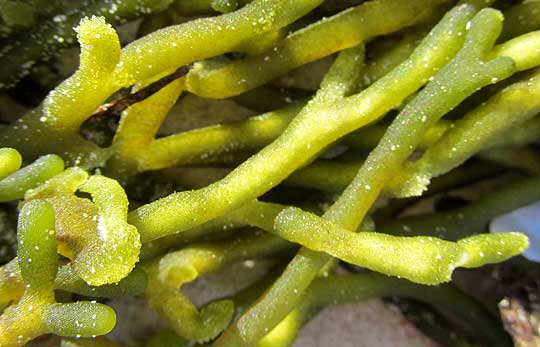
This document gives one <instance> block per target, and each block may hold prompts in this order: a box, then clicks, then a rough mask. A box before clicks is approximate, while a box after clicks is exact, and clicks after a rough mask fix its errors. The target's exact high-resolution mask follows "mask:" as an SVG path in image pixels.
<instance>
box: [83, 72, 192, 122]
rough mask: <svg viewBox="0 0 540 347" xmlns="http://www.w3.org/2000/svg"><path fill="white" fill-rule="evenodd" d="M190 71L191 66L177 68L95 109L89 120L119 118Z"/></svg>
mask: <svg viewBox="0 0 540 347" xmlns="http://www.w3.org/2000/svg"><path fill="white" fill-rule="evenodd" d="M190 69H191V65H185V66H182V67H180V68H178V69H177V70H176V71H175V72H173V73H172V74H170V75H167V76H165V77H163V78H161V79H159V80H157V81H155V82H153V83H151V84H149V85H147V86H146V87H144V88H142V89H141V90H139V91H137V92H136V93H133V94H129V95H128V96H126V97H123V98H120V99H116V100H114V101H111V102H108V103H106V104H103V105H101V106H100V107H99V108H98V109H97V111H96V112H94V113H93V114H92V115H91V116H90V119H96V118H99V117H104V116H116V117H119V116H120V115H121V114H122V112H123V111H124V110H125V109H126V108H128V107H129V106H131V105H133V104H136V103H138V102H141V101H143V100H145V99H146V98H148V97H150V96H152V95H154V94H155V93H157V92H158V91H160V90H161V89H162V88H164V87H166V86H167V85H168V84H169V83H171V82H173V81H174V80H176V79H178V78H180V77H182V76H185V75H186V74H187V73H188V72H189V70H190Z"/></svg>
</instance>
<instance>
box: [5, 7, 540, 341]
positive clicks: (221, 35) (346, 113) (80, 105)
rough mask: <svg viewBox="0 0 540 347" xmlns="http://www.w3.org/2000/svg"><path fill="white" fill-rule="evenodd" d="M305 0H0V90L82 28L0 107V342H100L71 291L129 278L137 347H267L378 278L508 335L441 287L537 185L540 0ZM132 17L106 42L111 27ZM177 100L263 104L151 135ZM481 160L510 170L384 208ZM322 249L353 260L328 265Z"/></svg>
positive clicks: (92, 310) (109, 289)
mask: <svg viewBox="0 0 540 347" xmlns="http://www.w3.org/2000/svg"><path fill="white" fill-rule="evenodd" d="M456 2H457V4H456ZM321 3H323V0H299V1H288V0H253V1H246V0H242V1H221V0H204V1H191V0H186V1H171V0H162V1H147V0H126V1H124V0H122V1H116V0H114V1H108V0H91V1H82V2H81V3H80V4H79V5H80V6H74V7H71V6H70V5H68V4H67V3H66V2H63V1H51V2H46V1H42V0H24V1H15V0H4V1H3V0H0V40H2V43H4V42H6V43H7V44H6V45H5V46H4V47H3V48H2V49H1V50H0V63H1V64H0V65H1V66H0V89H2V90H4V89H5V88H11V87H13V86H14V85H15V84H16V83H17V81H18V80H19V79H20V78H21V77H23V76H24V75H26V74H28V73H31V72H30V71H31V69H32V67H33V66H37V65H36V64H40V62H42V61H43V59H47V58H49V57H50V56H51V55H52V54H56V53H57V52H58V51H59V50H60V48H62V47H66V46H69V45H71V44H73V43H75V40H74V37H75V35H76V36H77V40H78V42H79V44H80V61H79V67H78V69H77V70H76V71H75V73H74V74H73V75H72V76H71V77H69V78H68V79H67V80H65V81H64V82H62V83H61V84H59V85H58V86H57V87H55V88H54V89H52V90H51V91H50V92H49V94H48V95H47V96H46V97H45V99H44V100H43V101H42V102H41V104H40V105H39V106H37V107H36V108H34V109H31V110H30V111H29V112H28V113H26V114H25V115H24V116H22V117H21V118H20V119H17V120H15V121H8V120H7V119H10V120H12V119H14V117H11V116H7V117H4V114H3V113H2V114H1V115H0V116H1V118H2V119H0V122H1V123H2V124H1V126H0V146H1V147H2V148H0V203H2V204H4V206H2V210H5V211H11V213H12V219H13V221H15V217H16V215H17V214H16V213H15V212H14V211H15V210H17V209H18V210H20V212H19V214H18V218H19V222H18V228H17V229H18V230H17V238H18V242H17V256H16V257H15V258H14V259H12V260H11V261H9V262H7V263H6V264H4V265H3V266H1V267H0V311H1V312H2V314H1V316H0V346H23V345H24V344H25V343H26V342H28V341H30V340H32V339H34V338H36V337H38V336H40V335H43V334H54V335H59V336H63V337H66V338H63V339H61V344H62V346H65V347H70V346H74V347H75V346H115V345H117V344H116V342H113V341H109V340H108V339H106V338H105V337H98V338H95V339H94V338H93V337H96V336H97V335H103V334H106V333H108V332H109V331H111V329H112V328H113V327H114V325H115V321H116V316H115V313H114V311H113V310H112V309H111V308H109V307H108V306H106V305H104V304H98V303H96V302H95V301H89V302H88V301H79V302H74V303H73V302H71V301H72V298H73V297H76V295H83V296H85V297H89V298H90V299H89V300H92V298H100V300H103V301H104V302H107V301H108V300H111V299H115V298H117V297H126V296H128V297H129V296H137V295H141V294H142V295H141V297H142V299H145V300H146V301H147V302H148V303H149V305H150V306H151V308H153V309H154V310H155V311H157V313H158V314H159V315H160V316H161V317H162V318H163V319H164V321H165V322H166V324H167V326H166V327H164V329H163V330H161V331H160V332H158V333H157V334H155V335H152V334H153V332H151V333H150V335H152V336H153V337H151V338H150V339H148V336H144V337H143V339H144V340H145V342H142V343H143V345H145V346H146V345H148V346H156V345H160V346H161V345H163V346H167V345H186V346H187V345H193V344H209V345H211V346H215V347H224V346H230V347H243V346H244V347H248V346H260V347H283V346H288V345H291V344H292V343H293V341H294V339H295V337H296V336H297V334H298V331H299V329H301V327H302V325H303V324H305V322H307V321H308V320H309V319H310V318H311V317H313V316H314V315H315V314H317V313H318V312H319V311H320V310H321V309H322V308H323V307H324V306H327V305H330V304H339V303H346V302H354V301H359V300H364V299H366V298H369V297H381V296H389V295H398V296H404V297H407V298H413V299H414V300H419V301H422V302H425V303H428V304H429V305H430V306H432V307H433V308H434V309H435V310H437V311H439V312H440V313H442V314H443V315H446V316H450V317H452V318H453V319H454V320H455V319H456V317H457V319H458V320H463V321H467V322H469V323H470V324H471V327H472V328H471V329H470V330H467V329H465V330H467V333H468V334H469V335H470V336H471V337H473V338H474V339H475V340H478V341H482V342H483V343H486V344H487V345H490V346H509V345H510V339H509V336H508V335H507V334H506V333H505V332H504V331H503V330H502V329H501V326H500V324H499V322H498V321H496V320H494V318H493V317H491V316H490V315H489V314H487V313H486V307H483V306H484V305H480V304H478V303H476V302H474V301H473V300H471V299H470V298H469V297H468V296H466V295H464V294H463V293H461V292H459V291H458V290H456V289H455V288H453V287H452V286H451V285H447V284H441V283H443V282H448V281H450V280H451V276H452V273H453V271H454V269H456V268H458V267H465V268H476V267H479V266H483V265H484V264H491V263H499V262H503V261H505V260H507V259H508V258H510V257H513V256H516V255H518V254H520V253H521V252H522V251H524V250H525V248H526V247H527V246H528V244H529V241H528V239H527V237H526V236H525V235H524V234H521V233H519V230H516V231H512V232H511V233H506V234H487V233H485V232H486V231H487V228H486V226H487V225H488V224H489V223H490V221H491V220H493V219H494V218H495V217H496V216H498V215H499V214H501V213H505V212H509V211H512V210H514V209H516V208H519V207H522V206H524V205H527V204H530V203H532V202H535V201H537V200H538V199H539V198H540V197H539V193H538V192H539V191H540V189H539V183H538V180H539V178H538V177H537V175H538V173H539V172H540V165H539V163H538V146H537V144H538V142H539V137H538V133H539V131H540V117H539V116H538V114H539V112H540V104H539V101H538V100H540V98H539V97H538V95H539V94H540V70H539V66H540V32H538V31H534V30H538V29H539V28H540V22H538V20H537V17H538V16H537V15H536V12H537V10H538V3H539V2H538V1H536V0H531V1H523V2H519V3H516V4H514V5H513V6H506V5H504V6H503V5H501V7H503V8H506V9H505V10H504V16H505V17H506V21H505V22H503V15H502V12H499V11H498V10H496V9H494V8H487V7H488V6H495V7H497V6H499V3H498V2H494V1H491V0H487V1H486V0H478V1H476V0H469V1H454V2H453V1H447V0H437V1H427V0H411V1H408V2H403V1H397V0H375V1H365V2H361V3H360V4H356V5H354V6H351V5H350V4H349V3H348V2H347V4H345V3H344V2H343V3H342V2H338V3H339V4H338V5H335V4H334V5H335V6H334V5H331V4H328V3H325V4H324V6H322V7H320V8H318V9H316V8H317V7H318V6H319V5H321ZM452 6H453V7H452ZM75 7H77V8H75ZM347 7H349V8H347ZM69 8H73V9H69ZM164 9H167V12H160V11H162V10H164ZM314 9H316V10H315V11H312V10H314ZM445 12H446V14H444V13H445ZM146 15H150V16H149V17H147V18H146V19H143V22H142V24H140V23H138V22H134V23H131V24H130V26H132V27H133V29H134V31H136V32H137V33H136V34H135V36H137V37H138V38H137V39H135V40H134V41H133V42H130V43H127V45H125V46H124V47H123V48H122V47H121V45H120V40H119V36H118V34H117V32H116V31H115V29H113V27H112V25H117V24H120V23H124V22H125V21H128V20H131V19H134V18H141V17H144V16H146ZM326 15H329V17H323V16H326ZM183 16H196V17H197V18H189V19H188V18H185V17H183ZM177 23H180V24H177ZM435 23H436V24H435ZM503 23H504V25H503ZM76 25H78V26H77V27H76V28H75V30H74V31H72V30H71V27H74V26H76ZM164 26H165V27H164ZM501 33H502V34H501ZM144 34H146V35H145V36H143V35H144ZM499 34H501V35H499ZM382 35H387V36H386V37H380V36H382ZM499 36H500V37H499ZM496 42H499V43H498V44H495V43H496ZM334 53H336V54H335V57H332V58H326V59H322V60H321V58H324V57H328V56H330V55H332V54H334ZM59 59H61V58H59ZM20 61H22V64H20V63H19V62H20ZM308 63H309V64H308ZM296 68H300V70H298V71H293V70H294V69H296ZM47 69H48V68H47ZM53 69H54V68H53ZM527 70H530V71H527ZM51 71H52V70H51ZM514 74H515V76H513V77H511V76H512V75H514ZM316 76H319V77H316ZM322 76H324V77H322ZM321 77H322V80H321V79H320V78H321ZM34 78H36V76H34V77H31V79H34ZM37 78H40V77H39V76H38V77H37ZM31 79H30V80H31ZM30 80H26V81H24V82H23V83H22V84H21V85H20V86H18V87H17V88H16V89H13V90H12V91H11V92H10V93H11V94H10V95H5V96H2V98H4V99H6V100H7V99H9V98H11V97H15V98H17V95H16V94H17V93H18V92H19V90H18V88H19V87H20V88H22V89H23V90H24V89H25V88H29V87H28V86H26V85H25V84H26V83H31V82H29V81H30ZM319 80H320V81H321V82H320V84H319ZM46 84H47V83H46ZM317 84H319V87H318V88H316V87H315V86H316V85H317ZM187 93H192V94H194V95H190V96H188V97H187V98H185V94H187ZM188 98H189V99H196V100H197V102H198V103H200V104H201V105H205V104H209V105H220V106H219V107H221V105H227V106H224V107H231V109H233V110H235V111H234V112H236V111H240V112H239V113H240V114H242V115H244V114H249V115H253V114H255V112H263V113H262V114H260V115H258V116H254V117H250V118H247V119H243V118H239V117H236V118H234V119H235V120H236V121H235V122H233V123H230V122H227V121H226V120H224V118H223V119H222V118H220V117H219V115H212V117H211V118H212V119H217V120H216V121H215V122H214V123H216V122H217V123H218V124H217V125H211V126H206V127H204V128H200V127H197V126H195V127H191V125H190V127H187V126H184V124H182V128H183V129H192V130H189V131H185V132H181V133H175V132H174V130H171V129H168V128H167V129H164V128H163V127H164V126H165V127H168V123H169V119H167V121H166V118H167V117H169V116H171V118H172V117H174V115H175V111H176V108H175V105H176V104H179V105H180V108H182V107H184V106H186V105H188V104H189V102H188V101H187V100H186V99H188ZM209 98H213V99H224V98H230V99H229V100H227V101H218V100H209ZM258 98H262V99H258ZM263 99H264V100H263ZM10 102H11V101H10ZM14 102H15V101H14ZM16 102H24V101H23V100H18V99H17V101H16ZM239 105H241V106H239ZM212 107H214V108H213V109H214V110H215V109H217V108H215V106H212ZM246 108H249V110H246ZM0 111H3V110H0ZM182 112H185V111H184V110H182ZM218 112H219V111H218ZM182 116H183V115H182ZM445 116H446V117H445ZM443 117H445V118H444V119H443ZM118 120H119V123H118V122H117V121H118ZM170 121H171V123H174V122H175V120H174V119H170ZM117 123H118V124H117ZM194 123H196V124H201V123H197V122H194ZM204 124H213V123H212V122H210V121H208V120H205V121H204ZM101 126H106V127H107V130H106V131H105V132H106V135H105V136H103V135H104V134H105V132H99V131H100V130H96V129H98V128H100V127H101ZM89 128H92V129H89ZM163 134H167V136H163ZM97 138H99V140H96V139H97ZM94 141H95V142H94ZM23 159H24V164H23ZM200 167H204V168H200ZM204 170H206V171H204ZM186 172H196V173H197V174H195V175H192V176H193V177H192V180H191V182H187V181H186V180H184V179H182V178H178V177H177V176H178V174H179V173H180V175H183V177H185V175H186ZM204 172H206V173H209V175H208V177H205V175H204V174H203V173H204ZM501 173H509V175H505V178H506V179H507V180H516V177H521V176H529V177H526V178H524V179H520V180H517V181H516V182H511V183H510V184H508V185H505V186H504V187H503V188H502V189H498V190H497V191H496V192H492V193H490V194H488V195H486V196H483V197H481V198H479V199H477V200H475V201H473V202H471V203H468V204H466V205H465V206H462V207H459V208H455V209H452V210H441V211H439V208H440V207H441V206H442V205H441V204H440V202H439V201H436V204H435V208H436V210H437V211H438V212H435V213H423V212H421V213H418V214H413V215H409V216H406V217H402V215H401V212H402V211H403V210H404V209H405V208H407V207H409V206H412V205H414V204H415V203H416V202H418V201H420V200H422V201H421V202H422V203H427V202H428V201H427V200H425V199H426V197H427V198H433V196H435V194H439V193H442V194H443V195H444V194H448V193H449V192H450V194H452V191H453V189H454V188H456V187H460V186H462V185H464V184H469V183H474V182H478V181H483V180H486V179H490V178H493V177H495V176H497V175H499V174H501ZM199 176H200V177H199ZM149 178H150V179H149ZM164 180H167V184H166V186H164V188H165V189H162V190H161V189H160V192H159V193H158V192H157V189H156V188H151V189H152V190H153V191H152V193H151V194H149V193H146V189H147V187H148V186H149V185H150V184H152V182H154V181H160V182H161V181H164ZM501 181H502V180H501ZM209 182H212V183H209ZM492 185H495V186H496V183H493V182H492ZM186 187H196V188H197V189H194V190H185V189H186ZM199 187H202V188H199ZM497 188H498V186H497ZM428 189H429V190H428ZM474 189H476V187H474V186H473V187H467V190H474ZM156 196H159V197H162V198H161V199H158V200H157V201H154V199H155V198H156ZM381 197H382V198H383V199H380V198H381ZM387 198H391V199H393V200H391V201H390V202H389V204H388V205H387V206H386V207H384V208H379V206H380V205H382V203H383V202H384V200H386V199H387ZM435 199H437V198H435ZM420 205H421V204H419V205H418V206H420ZM418 206H417V205H414V206H412V207H418ZM304 210H306V211H311V212H305V211H304ZM405 212H407V213H410V212H411V210H406V211H405ZM14 224H15V223H13V225H14ZM2 227H3V226H2ZM12 229H14V226H13V228H12ZM13 235H14V234H13ZM13 243H15V241H13ZM295 244H298V245H299V246H300V249H299V250H298V251H297V253H296V255H294V256H293V257H292V258H291V254H290V253H289V251H290V250H291V249H293V250H294V249H295V248H294V247H295V246H296V245H295ZM14 247H15V246H14ZM12 256H13V255H10V257H12ZM261 257H265V258H269V259H270V261H268V263H269V264H273V266H275V267H276V268H275V269H273V270H272V271H270V274H268V275H266V276H265V277H264V278H263V279H262V280H261V281H260V282H257V283H256V284H254V285H253V286H250V287H248V288H247V289H244V290H241V291H240V292H237V293H236V294H233V295H232V296H231V297H226V298H223V297H219V298H218V299H217V300H214V301H210V302H207V303H206V304H205V305H204V306H202V307H197V306H196V305H195V304H194V302H196V300H193V301H192V300H191V299H190V298H188V297H187V296H186V295H184V293H183V292H182V287H183V285H184V284H186V283H188V282H192V281H195V280H196V279H198V278H199V277H201V276H204V275H206V274H208V273H211V272H214V271H219V270H222V269H223V268H225V267H226V265H230V264H233V263H234V262H237V261H247V260H251V259H258V258H261ZM287 259H289V263H288V264H286V265H285V264H284V263H283V261H287ZM6 260H8V259H6ZM340 260H341V261H343V262H346V263H350V264H354V265H358V266H361V267H364V268H366V269H368V270H370V271H371V272H368V273H363V274H356V275H340V276H337V275H335V274H334V273H333V271H334V269H335V268H336V267H339V266H342V269H344V268H345V267H347V266H348V265H347V264H344V263H340ZM265 261H266V260H265ZM522 261H525V260H522ZM256 263H259V262H258V261H257V262H256ZM347 269H349V267H347ZM375 272H378V273H379V274H377V273H375ZM384 275H389V276H393V277H386V276H384ZM395 277H401V278H404V279H407V280H410V281H412V282H417V283H411V282H408V281H405V280H404V279H399V278H395ZM428 285H430V286H428ZM435 285H437V286H435ZM72 294H76V295H72ZM488 310H489V307H488ZM160 329H161V328H160ZM444 329H446V328H444ZM449 334H450V333H449ZM446 335H448V334H446ZM45 339H47V337H45ZM58 341H60V339H59V338H58ZM210 341H211V342H210ZM36 342H37V343H40V342H38V341H36ZM121 342H122V343H124V342H126V341H121ZM132 343H137V342H136V341H130V342H129V344H130V345H132ZM120 345H121V344H119V345H118V346H120Z"/></svg>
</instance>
